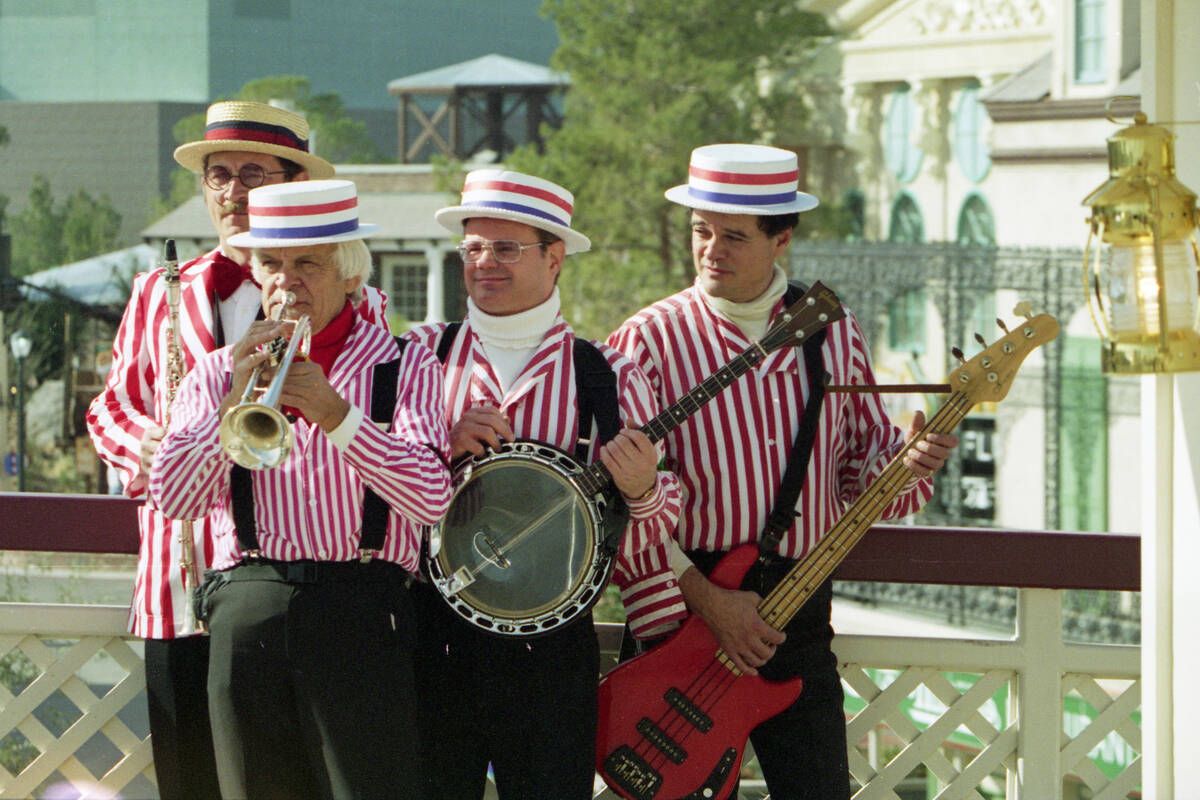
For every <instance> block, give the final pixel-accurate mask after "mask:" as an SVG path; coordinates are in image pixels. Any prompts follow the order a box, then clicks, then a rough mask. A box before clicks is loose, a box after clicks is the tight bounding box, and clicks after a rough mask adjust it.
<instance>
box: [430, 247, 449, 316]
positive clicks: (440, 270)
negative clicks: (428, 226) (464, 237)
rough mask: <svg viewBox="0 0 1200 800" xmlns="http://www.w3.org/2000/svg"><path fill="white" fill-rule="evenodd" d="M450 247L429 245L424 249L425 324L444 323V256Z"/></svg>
mask: <svg viewBox="0 0 1200 800" xmlns="http://www.w3.org/2000/svg"><path fill="white" fill-rule="evenodd" d="M450 249H451V248H450V246H449V245H445V244H441V245H439V244H431V245H430V246H429V247H426V248H425V263H426V270H425V323H426V324H429V323H431V322H445V321H446V278H445V273H446V270H445V263H446V254H447V253H449V252H450Z"/></svg>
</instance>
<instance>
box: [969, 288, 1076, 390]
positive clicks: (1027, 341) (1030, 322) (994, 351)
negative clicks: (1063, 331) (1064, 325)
mask: <svg viewBox="0 0 1200 800" xmlns="http://www.w3.org/2000/svg"><path fill="white" fill-rule="evenodd" d="M1014 313H1017V314H1022V315H1024V316H1025V321H1024V322H1022V323H1021V324H1020V325H1018V326H1017V327H1015V328H1013V329H1012V330H1011V331H1010V330H1009V329H1008V328H1007V327H1006V326H1005V325H1004V323H1002V322H1001V321H1000V320H996V323H997V324H998V325H1000V327H1001V328H1002V329H1003V330H1005V331H1006V335H1005V336H1004V338H1002V339H999V340H998V341H996V342H995V343H993V344H992V345H991V346H990V347H987V348H985V349H984V351H983V352H982V353H980V354H979V355H977V356H975V357H974V358H972V359H971V360H970V361H968V362H966V363H964V364H963V365H962V366H961V367H959V368H958V369H956V370H954V371H953V372H951V373H950V376H949V378H947V382H948V383H949V384H950V391H951V392H952V393H955V394H963V395H966V398H967V400H969V401H970V404H971V405H975V404H976V403H984V402H996V401H998V400H1003V399H1004V398H1005V396H1007V395H1008V390H1009V389H1010V388H1011V387H1012V382H1013V378H1014V377H1016V374H1017V370H1018V369H1019V368H1020V366H1021V364H1022V363H1023V362H1024V361H1025V358H1026V357H1027V356H1028V355H1029V354H1030V353H1032V352H1033V350H1034V349H1035V348H1037V347H1040V346H1042V345H1044V344H1045V343H1046V342H1050V341H1053V340H1054V339H1055V337H1057V336H1058V320H1056V319H1055V318H1054V317H1052V316H1050V315H1049V314H1038V315H1037V316H1030V315H1029V314H1030V312H1029V304H1028V303H1022V304H1021V305H1018V306H1017V308H1016V310H1015V312H1014ZM976 336H977V338H979V339H980V341H981V342H982V337H979V336H978V334H976ZM956 355H957V353H956Z"/></svg>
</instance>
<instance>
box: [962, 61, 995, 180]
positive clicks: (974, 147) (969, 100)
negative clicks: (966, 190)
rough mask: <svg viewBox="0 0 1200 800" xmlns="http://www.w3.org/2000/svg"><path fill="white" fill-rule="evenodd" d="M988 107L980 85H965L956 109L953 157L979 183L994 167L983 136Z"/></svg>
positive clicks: (965, 172)
mask: <svg viewBox="0 0 1200 800" xmlns="http://www.w3.org/2000/svg"><path fill="white" fill-rule="evenodd" d="M986 123H987V110H986V109H985V108H984V107H983V103H981V102H979V84H978V83H972V84H969V85H968V86H966V87H965V88H964V89H963V90H962V93H961V94H960V95H959V96H958V108H957V109H955V111H954V156H955V159H956V160H957V161H958V166H959V169H961V170H962V173H963V176H964V177H965V178H966V179H967V180H969V181H970V182H971V183H979V182H980V181H982V180H983V179H984V178H986V177H987V174H988V170H990V169H991V168H992V156H991V154H990V153H989V152H988V145H987V141H986V140H985V139H984V131H985V130H986Z"/></svg>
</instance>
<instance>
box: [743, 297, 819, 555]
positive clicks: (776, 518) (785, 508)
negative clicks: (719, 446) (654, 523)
mask: <svg viewBox="0 0 1200 800" xmlns="http://www.w3.org/2000/svg"><path fill="white" fill-rule="evenodd" d="M806 291H807V287H805V286H804V285H802V284H798V283H789V284H788V288H787V291H786V292H785V293H784V295H783V303H784V306H785V307H786V306H790V305H791V304H792V303H795V302H796V301H797V300H799V299H800V298H801V297H803V296H804V293H805V292H806ZM824 342H825V328H821V329H820V330H818V331H817V332H816V333H814V334H813V335H812V337H811V338H810V339H809V340H808V341H806V342H805V343H804V350H803V352H804V368H805V372H806V373H807V376H808V402H806V403H805V404H804V414H803V415H802V416H801V417H800V429H799V430H798V431H797V432H796V441H795V444H793V445H792V452H791V455H790V456H788V463H787V467H786V468H785V469H784V472H783V478H782V479H781V480H780V482H779V490H778V491H777V492H776V493H775V505H774V506H773V507H772V508H771V513H770V515H768V517H767V524H766V525H765V526H764V527H763V532H762V534H761V535H760V536H759V537H758V551H759V559H760V560H763V561H765V560H766V558H767V556H768V555H769V554H772V553H774V552H775V551H777V550H778V549H779V542H780V540H781V539H782V538H783V535H784V534H785V533H787V532H788V530H789V529H790V528H791V527H792V523H793V522H794V521H795V519H796V516H797V513H796V500H797V499H798V498H799V497H800V489H801V488H802V487H803V486H804V479H805V477H806V476H807V475H808V462H809V459H810V458H811V456H812V451H813V444H814V441H815V439H816V436H817V425H818V423H819V422H820V416H821V414H820V412H821V401H822V400H824V399H825V380H824V378H825V369H824V363H823V361H822V359H821V345H822V344H824Z"/></svg>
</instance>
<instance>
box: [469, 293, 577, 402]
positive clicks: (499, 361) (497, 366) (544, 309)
mask: <svg viewBox="0 0 1200 800" xmlns="http://www.w3.org/2000/svg"><path fill="white" fill-rule="evenodd" d="M560 307H561V302H560V301H559V297H558V287H557V286H555V287H554V291H553V292H551V293H550V297H549V298H548V299H547V300H546V301H545V302H543V303H541V304H540V305H536V306H534V307H533V308H530V309H527V310H525V311H519V312H517V313H516V314H506V315H504V316H500V317H497V316H494V315H492V314H488V313H487V312H485V311H481V310H480V309H479V306H477V305H475V303H474V302H473V301H472V300H471V298H469V297H468V298H467V319H469V320H470V322H471V330H473V331H475V335H476V336H478V337H479V341H480V343H481V344H482V345H483V352H484V353H485V354H486V355H487V359H488V361H489V362H490V363H491V365H492V369H493V370H495V371H496V376H497V377H499V378H500V390H501V391H503V392H505V393H507V392H508V389H509V387H510V386H512V384H513V381H515V380H516V379H517V376H518V375H520V374H521V370H522V369H524V368H525V365H526V364H528V363H529V359H530V357H531V356H532V355H533V354H534V353H535V352H536V351H537V349H538V345H540V344H541V343H542V339H544V338H546V333H547V332H548V331H549V330H550V329H551V328H552V327H554V323H555V322H556V321H557V319H558V311H559V308H560Z"/></svg>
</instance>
